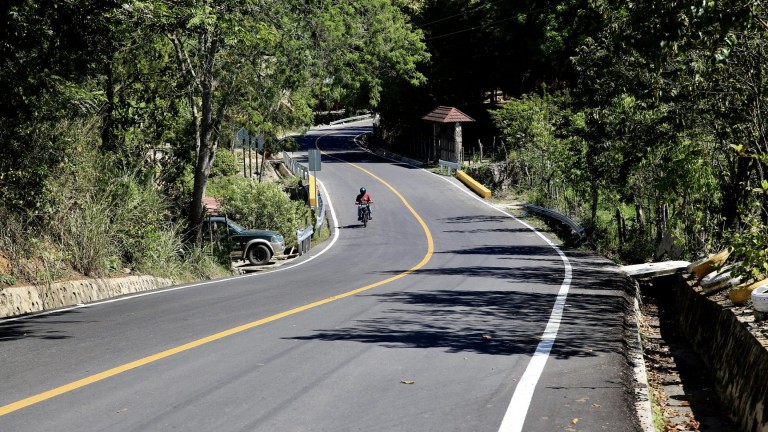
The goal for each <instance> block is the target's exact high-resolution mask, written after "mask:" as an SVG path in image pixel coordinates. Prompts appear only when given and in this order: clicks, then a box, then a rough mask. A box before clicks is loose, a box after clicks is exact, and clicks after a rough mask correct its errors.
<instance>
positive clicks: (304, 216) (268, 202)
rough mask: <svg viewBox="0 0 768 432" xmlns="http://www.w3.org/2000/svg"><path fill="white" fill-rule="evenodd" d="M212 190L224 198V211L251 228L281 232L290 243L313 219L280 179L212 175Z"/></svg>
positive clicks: (220, 199) (209, 190)
mask: <svg viewBox="0 0 768 432" xmlns="http://www.w3.org/2000/svg"><path fill="white" fill-rule="evenodd" d="M208 193H209V195H211V196H215V197H217V198H218V199H219V201H220V202H221V213H222V214H226V215H227V216H228V217H230V218H231V219H233V220H234V221H236V222H238V223H239V224H241V225H243V226H246V227H248V228H258V229H268V230H274V231H277V232H279V233H281V234H282V235H283V236H284V237H285V240H286V244H295V243H296V231H297V230H299V229H302V228H304V227H305V226H306V225H307V221H308V220H309V209H308V208H307V207H306V206H305V205H304V204H303V203H301V202H297V201H291V199H290V197H289V196H288V194H286V193H285V192H284V191H283V189H282V186H281V185H280V184H278V183H269V182H267V183H258V182H255V181H253V180H251V179H247V178H244V177H224V178H216V179H212V180H211V182H210V183H209V187H208Z"/></svg>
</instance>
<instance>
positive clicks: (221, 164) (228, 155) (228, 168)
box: [210, 148, 240, 178]
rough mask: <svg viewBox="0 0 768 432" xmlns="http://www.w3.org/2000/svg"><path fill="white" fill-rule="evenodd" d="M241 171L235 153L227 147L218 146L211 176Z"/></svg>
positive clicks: (229, 174)
mask: <svg viewBox="0 0 768 432" xmlns="http://www.w3.org/2000/svg"><path fill="white" fill-rule="evenodd" d="M239 171H240V166H239V165H238V163H237V157H236V156H235V153H234V152H231V151H229V150H227V149H225V148H218V149H217V150H216V159H215V160H214V163H213V167H211V175H210V177H211V178H214V177H226V176H233V175H235V174H237V173H238V172H239Z"/></svg>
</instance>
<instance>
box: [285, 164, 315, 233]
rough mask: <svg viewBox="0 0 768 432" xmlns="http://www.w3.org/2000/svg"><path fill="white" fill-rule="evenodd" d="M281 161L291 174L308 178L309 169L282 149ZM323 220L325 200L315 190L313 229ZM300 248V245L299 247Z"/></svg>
mask: <svg viewBox="0 0 768 432" xmlns="http://www.w3.org/2000/svg"><path fill="white" fill-rule="evenodd" d="M283 162H284V163H285V166H286V167H288V169H289V170H290V171H291V173H292V174H293V175H295V176H296V177H299V178H301V179H303V180H309V169H308V168H307V167H305V166H304V165H302V164H301V163H300V162H298V161H297V160H295V159H293V158H292V157H291V155H289V154H288V153H287V152H285V151H283ZM324 220H325V202H324V201H323V195H322V194H321V193H320V192H319V191H318V192H317V217H316V219H315V223H314V226H315V229H317V230H319V229H320V226H321V225H322V224H323V221H324ZM299 248H301V247H299Z"/></svg>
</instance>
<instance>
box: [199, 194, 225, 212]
mask: <svg viewBox="0 0 768 432" xmlns="http://www.w3.org/2000/svg"><path fill="white" fill-rule="evenodd" d="M203 207H205V209H206V210H208V213H209V214H212V215H217V214H219V210H221V203H219V200H217V199H216V198H214V197H204V198H203Z"/></svg>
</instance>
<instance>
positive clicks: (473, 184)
mask: <svg viewBox="0 0 768 432" xmlns="http://www.w3.org/2000/svg"><path fill="white" fill-rule="evenodd" d="M456 178H457V179H459V180H460V181H461V182H462V183H464V184H465V185H467V186H468V187H469V188H470V189H472V190H473V191H475V193H476V194H478V195H480V196H481V197H483V198H490V197H491V190H490V189H488V188H487V187H485V186H483V185H481V184H480V183H478V181H477V180H475V179H473V178H472V177H470V176H469V174H467V173H465V172H464V171H462V170H457V171H456Z"/></svg>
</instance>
